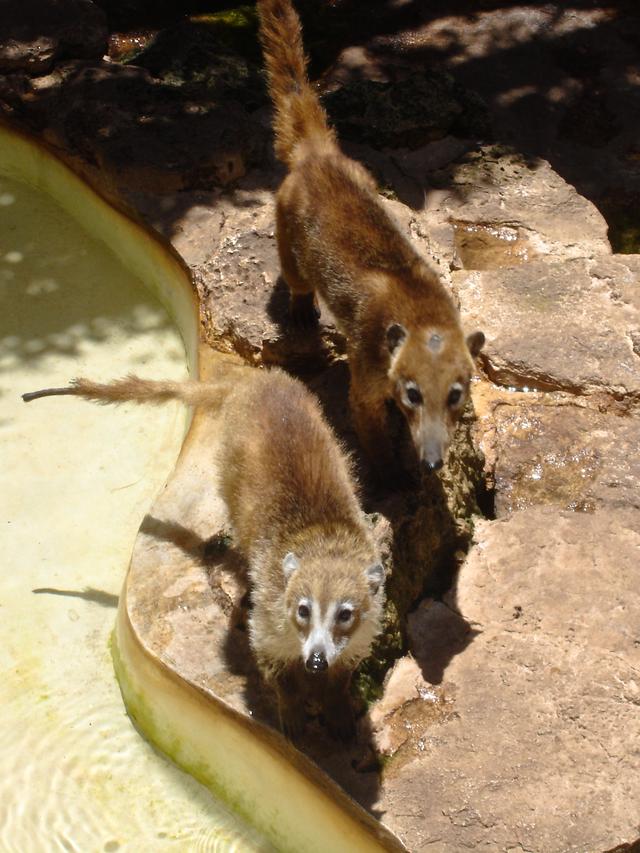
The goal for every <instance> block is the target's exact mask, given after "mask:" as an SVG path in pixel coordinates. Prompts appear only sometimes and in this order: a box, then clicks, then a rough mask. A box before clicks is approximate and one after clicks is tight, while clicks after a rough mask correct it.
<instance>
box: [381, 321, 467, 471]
mask: <svg viewBox="0 0 640 853" xmlns="http://www.w3.org/2000/svg"><path fill="white" fill-rule="evenodd" d="M386 340H387V347H388V350H389V357H390V362H389V371H388V374H387V375H388V379H389V383H390V393H391V397H392V399H393V401H394V403H395V404H396V406H397V407H398V409H399V410H400V411H401V412H402V414H403V415H404V417H405V419H406V421H407V425H408V427H409V432H410V435H411V440H412V444H413V448H414V450H415V453H416V456H417V460H418V462H419V464H420V467H421V468H424V469H426V470H430V471H437V470H438V469H440V468H442V466H443V464H444V461H445V459H446V455H447V451H448V449H449V444H450V442H451V437H452V435H453V430H454V428H455V425H456V422H457V421H458V419H459V417H460V415H461V414H462V412H463V410H464V407H465V404H466V402H467V399H468V397H469V384H470V382H471V376H472V373H473V367H474V365H473V359H475V358H476V356H477V355H478V353H479V352H480V350H481V349H482V346H483V344H484V335H483V333H482V332H474V333H473V334H471V335H469V336H468V337H467V338H466V340H465V339H464V338H463V336H462V333H461V331H460V330H459V329H457V328H455V327H453V328H451V327H450V328H447V329H440V328H430V329H426V330H425V329H424V328H418V329H409V328H407V327H406V326H404V325H402V324H401V323H392V324H391V325H390V326H389V327H388V328H387V332H386Z"/></svg>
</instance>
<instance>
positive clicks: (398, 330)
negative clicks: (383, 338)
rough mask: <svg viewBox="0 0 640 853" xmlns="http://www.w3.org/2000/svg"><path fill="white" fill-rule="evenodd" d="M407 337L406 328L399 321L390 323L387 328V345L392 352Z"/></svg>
mask: <svg viewBox="0 0 640 853" xmlns="http://www.w3.org/2000/svg"><path fill="white" fill-rule="evenodd" d="M406 337H407V330H406V329H405V327H404V326H402V325H401V324H400V323H392V324H391V325H390V326H388V328H387V346H388V347H389V352H394V351H395V350H396V349H397V348H398V347H399V346H400V344H401V343H402V341H403V340H404V339H405V338H406Z"/></svg>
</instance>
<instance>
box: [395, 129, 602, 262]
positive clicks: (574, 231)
mask: <svg viewBox="0 0 640 853" xmlns="http://www.w3.org/2000/svg"><path fill="white" fill-rule="evenodd" d="M430 153H431V152H430V151H429V147H427V148H426V149H423V150H422V151H407V152H404V153H401V154H399V155H396V157H395V160H396V162H397V163H398V166H399V168H400V169H401V170H402V172H404V173H405V174H406V175H409V176H410V177H412V178H413V179H414V180H415V181H416V182H417V183H418V184H419V185H420V186H423V187H429V188H430V189H429V191H428V193H427V196H426V206H425V212H424V214H423V215H422V217H421V220H420V221H421V223H422V225H423V228H424V230H425V231H426V232H427V233H428V234H431V235H433V236H432V239H434V238H435V239H437V240H438V242H439V243H440V251H444V252H445V253H446V255H447V256H448V258H450V260H451V263H452V264H453V265H454V266H457V267H458V268H460V267H464V268H465V269H491V268H496V267H504V266H515V265H519V264H523V263H525V262H527V261H529V260H532V259H534V258H536V257H540V256H547V255H548V256H550V257H553V258H555V259H556V260H559V259H561V258H580V257H592V256H594V255H601V254H606V253H608V252H609V251H610V248H609V242H608V240H607V224H606V222H605V221H604V219H603V217H602V215H601V214H600V213H599V212H598V210H597V209H596V208H595V207H594V206H593V204H591V202H589V201H587V199H585V198H583V197H582V196H580V195H578V193H577V192H576V191H575V189H574V188H573V187H572V186H571V185H570V184H568V183H567V182H566V181H564V180H563V179H562V178H561V177H560V175H558V174H557V173H556V172H554V171H553V169H552V168H551V167H550V165H549V163H547V162H546V161H545V160H541V159H537V158H536V159H529V158H526V157H523V156H522V155H519V154H517V153H516V152H514V151H509V150H506V149H504V148H500V147H498V146H496V147H494V146H485V147H483V148H480V149H479V150H475V151H472V152H469V153H468V154H466V155H464V156H463V157H462V158H460V159H458V160H455V161H454V162H452V163H450V164H448V165H446V166H445V167H444V168H442V169H438V170H436V171H435V173H434V172H433V171H432V169H431V168H430V166H431V160H430V157H429V155H430Z"/></svg>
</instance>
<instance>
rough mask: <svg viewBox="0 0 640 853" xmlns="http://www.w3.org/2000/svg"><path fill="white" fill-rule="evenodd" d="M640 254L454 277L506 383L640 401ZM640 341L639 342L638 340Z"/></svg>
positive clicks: (493, 369) (495, 375) (498, 377)
mask: <svg viewBox="0 0 640 853" xmlns="http://www.w3.org/2000/svg"><path fill="white" fill-rule="evenodd" d="M639 273H640V270H639V267H638V262H637V258H636V256H627V255H616V256H611V257H606V256H605V257H602V258H596V259H593V260H588V259H576V260H568V261H564V262H562V263H548V262H546V261H544V260H538V261H534V262H532V263H529V264H526V265H525V266H522V267H513V268H510V269H501V270H484V271H475V272H457V273H454V275H453V280H454V284H455V286H456V288H457V291H458V293H459V297H460V302H461V306H462V315H463V320H464V321H465V323H466V324H467V325H468V326H469V327H470V328H471V327H477V328H481V329H483V330H484V332H485V334H486V336H487V344H486V346H485V349H484V350H483V355H482V358H483V360H484V365H485V367H486V370H487V373H488V374H489V377H490V378H491V379H492V380H493V381H495V382H497V383H498V384H500V385H506V386H514V387H517V388H523V387H529V388H537V389H540V390H551V391H554V390H559V391H562V390H565V391H570V392H571V393H575V394H594V393H598V392H600V393H605V394H609V395H611V396H612V397H614V398H616V399H621V398H628V399H629V400H630V401H632V400H637V399H639V398H640V357H639V356H638V353H637V352H636V350H637V349H638V335H639V332H638V330H639V329H640V296H639V294H640V276H639ZM634 342H635V343H634Z"/></svg>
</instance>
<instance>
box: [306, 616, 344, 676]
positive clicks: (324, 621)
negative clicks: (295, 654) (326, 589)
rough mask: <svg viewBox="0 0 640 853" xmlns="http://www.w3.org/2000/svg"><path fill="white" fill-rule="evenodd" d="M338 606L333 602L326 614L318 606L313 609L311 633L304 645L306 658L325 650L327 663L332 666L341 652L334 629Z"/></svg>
mask: <svg viewBox="0 0 640 853" xmlns="http://www.w3.org/2000/svg"><path fill="white" fill-rule="evenodd" d="M337 606H338V605H337V604H336V603H335V602H332V603H331V604H330V605H329V607H328V608H327V612H326V613H325V614H322V613H321V612H320V608H319V607H317V606H316V607H314V608H313V609H312V611H311V625H310V631H309V635H308V637H307V639H306V640H305V641H304V643H303V646H302V657H303V658H304V660H307V659H308V658H309V655H311V654H312V653H313V652H324V656H325V657H326V659H327V663H328V664H329V666H331V664H332V663H333V661H334V660H335V659H336V657H337V656H338V654H339V653H340V649H338V648H336V644H335V643H334V641H333V631H332V628H333V622H334V619H335V616H336V608H337Z"/></svg>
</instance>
